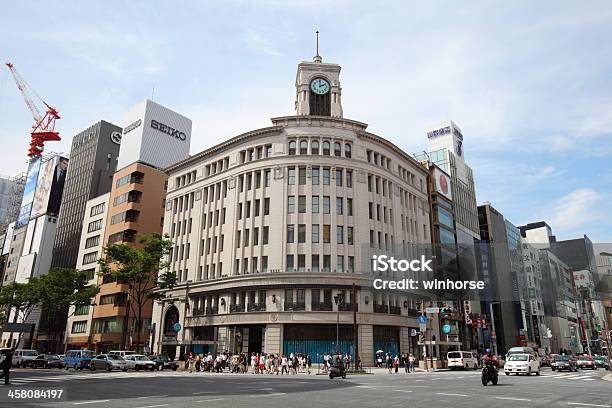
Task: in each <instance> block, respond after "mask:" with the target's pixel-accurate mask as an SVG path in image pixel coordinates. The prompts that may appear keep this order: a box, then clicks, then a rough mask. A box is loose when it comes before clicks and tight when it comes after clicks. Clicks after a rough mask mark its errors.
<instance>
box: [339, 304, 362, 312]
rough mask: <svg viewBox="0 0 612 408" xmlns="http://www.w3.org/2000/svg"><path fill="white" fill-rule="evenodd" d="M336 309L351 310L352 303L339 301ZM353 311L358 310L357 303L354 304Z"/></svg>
mask: <svg viewBox="0 0 612 408" xmlns="http://www.w3.org/2000/svg"><path fill="white" fill-rule="evenodd" d="M338 310H340V311H341V312H352V311H353V304H352V303H340V304H339V305H338ZM355 311H356V312H358V311H359V304H355Z"/></svg>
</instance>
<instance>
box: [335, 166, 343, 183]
mask: <svg viewBox="0 0 612 408" xmlns="http://www.w3.org/2000/svg"><path fill="white" fill-rule="evenodd" d="M336 187H342V169H336Z"/></svg>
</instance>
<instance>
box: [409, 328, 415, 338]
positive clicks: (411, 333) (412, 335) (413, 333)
mask: <svg viewBox="0 0 612 408" xmlns="http://www.w3.org/2000/svg"><path fill="white" fill-rule="evenodd" d="M416 335H417V331H416V329H410V337H416Z"/></svg>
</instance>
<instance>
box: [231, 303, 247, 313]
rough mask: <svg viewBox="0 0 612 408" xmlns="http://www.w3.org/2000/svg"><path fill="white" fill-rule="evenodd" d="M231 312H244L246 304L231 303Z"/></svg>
mask: <svg viewBox="0 0 612 408" xmlns="http://www.w3.org/2000/svg"><path fill="white" fill-rule="evenodd" d="M229 311H230V313H241V312H244V305H238V304H236V305H230V309H229Z"/></svg>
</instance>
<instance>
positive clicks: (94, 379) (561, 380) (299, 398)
mask: <svg viewBox="0 0 612 408" xmlns="http://www.w3.org/2000/svg"><path fill="white" fill-rule="evenodd" d="M608 373H609V372H606V371H604V370H597V371H579V372H578V373H562V374H559V373H553V372H551V371H550V370H548V369H543V372H542V375H541V376H539V377H536V376H535V375H534V376H531V377H526V376H514V375H511V376H505V375H503V374H502V375H501V376H500V381H499V384H498V385H497V386H492V385H489V386H488V387H483V386H482V384H481V383H480V373H479V372H478V371H471V372H431V373H424V372H421V373H411V374H405V373H402V372H400V373H399V374H386V373H377V374H372V375H355V376H349V377H348V378H347V379H346V380H342V379H334V380H329V379H328V378H327V377H325V376H322V375H310V376H308V375H306V374H298V375H292V376H287V375H285V376H270V375H252V374H242V375H241V374H209V373H195V372H194V373H193V374H189V373H187V372H180V371H179V372H171V371H164V372H153V373H151V372H138V373H134V372H129V373H123V372H113V373H105V372H99V371H97V372H88V371H83V372H80V371H79V372H73V371H72V370H70V371H64V370H31V369H21V370H14V371H13V377H12V385H11V386H10V387H2V386H0V391H2V392H3V393H6V390H7V389H8V388H12V389H14V390H17V389H23V388H33V387H50V388H58V387H59V388H64V389H66V390H67V397H68V401H61V402H42V401H40V402H35V403H34V402H23V401H21V402H17V401H11V402H9V403H8V404H7V403H6V402H5V401H6V400H1V399H0V405H1V406H3V407H5V406H6V407H13V406H14V407H62V408H64V407H74V408H78V407H81V406H82V407H87V408H89V407H91V408H102V407H104V408H106V407H113V408H114V407H125V408H164V407H169V408H181V407H196V406H197V407H200V406H201V407H207V406H223V407H228V408H231V407H240V408H244V407H245V406H253V407H264V406H265V407H266V408H275V407H279V408H281V407H282V408H286V407H288V406H291V407H318V406H325V407H336V406H353V407H406V406H412V407H432V408H435V407H444V408H448V407H470V408H473V407H487V408H490V407H511V406H512V407H520V408H523V407H567V408H580V407H591V408H593V407H604V408H610V407H612V382H609V381H605V380H603V379H602V377H603V376H604V375H606V374H608Z"/></svg>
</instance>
